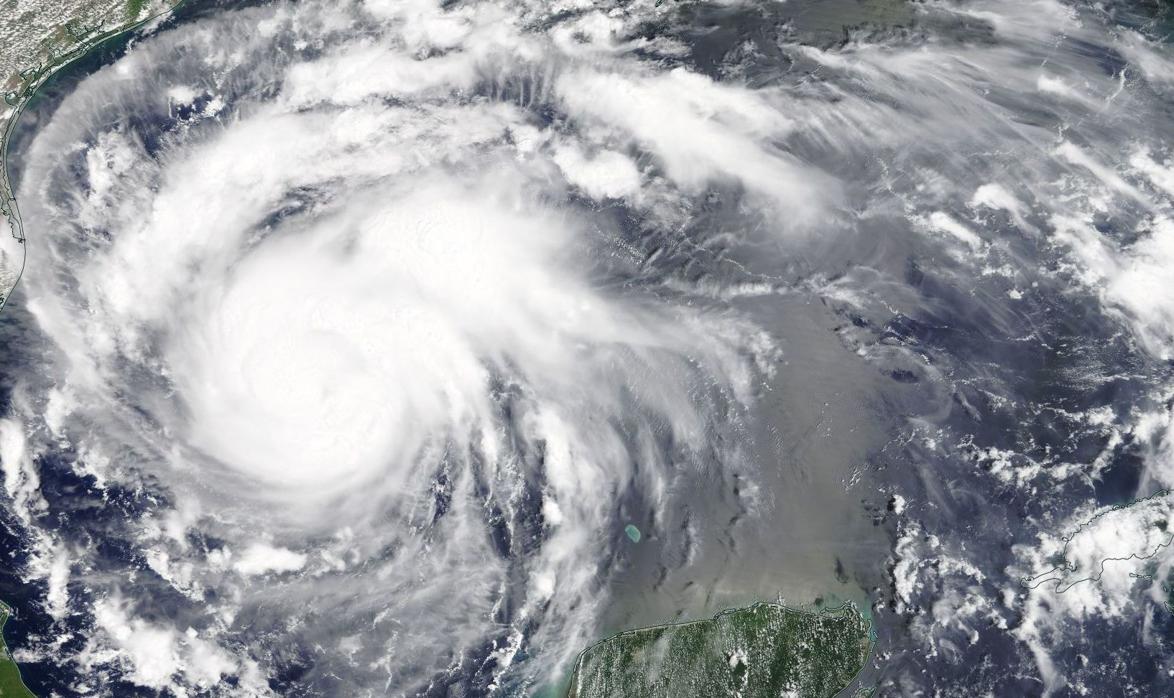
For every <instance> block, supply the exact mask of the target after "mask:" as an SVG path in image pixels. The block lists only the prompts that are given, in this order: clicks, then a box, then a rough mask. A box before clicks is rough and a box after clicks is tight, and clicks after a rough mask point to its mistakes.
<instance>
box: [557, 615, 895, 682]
mask: <svg viewBox="0 0 1174 698" xmlns="http://www.w3.org/2000/svg"><path fill="white" fill-rule="evenodd" d="M871 649H872V640H871V625H870V623H869V622H868V620H866V619H865V618H864V617H863V616H862V615H861V614H860V612H859V611H857V610H856V608H855V607H854V606H851V605H844V606H841V607H839V608H837V609H833V610H827V611H821V612H809V611H803V610H798V609H793V608H787V607H786V606H780V605H778V604H773V603H758V604H755V605H753V606H750V607H748V608H740V609H734V610H730V611H724V612H722V613H719V614H718V615H717V616H715V617H713V618H711V619H707V620H699V621H693V622H688V623H679V624H672V625H659V626H654V627H651V628H642V629H639V630H629V631H625V632H622V633H620V634H618V635H615V636H613V637H610V638H608V639H606V640H603V641H602V642H599V643H596V644H595V645H592V646H591V647H589V648H588V649H587V650H585V651H584V652H583V653H582V654H581V655H579V659H578V660H577V661H576V663H575V668H574V674H573V675H572V677H571V686H570V689H569V691H568V693H567V698H596V696H599V697H601V698H602V697H605V696H606V697H608V698H654V697H662V696H739V697H740V698H756V697H757V696H763V697H766V696H771V697H772V698H777V696H783V695H785V696H797V697H802V698H816V697H819V698H826V697H828V696H834V695H836V694H837V693H839V692H840V691H842V690H843V689H844V688H846V687H847V686H848V685H849V684H850V683H851V682H852V680H853V679H854V678H855V677H856V675H857V674H858V673H859V672H860V670H861V669H862V668H863V667H864V663H865V662H866V661H867V659H868V656H869V653H870V651H871Z"/></svg>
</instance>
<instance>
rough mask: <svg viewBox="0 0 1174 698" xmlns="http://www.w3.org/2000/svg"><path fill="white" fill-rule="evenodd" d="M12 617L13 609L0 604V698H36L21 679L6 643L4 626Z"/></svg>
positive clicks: (18, 669) (18, 668)
mask: <svg viewBox="0 0 1174 698" xmlns="http://www.w3.org/2000/svg"><path fill="white" fill-rule="evenodd" d="M10 617H12V609H11V608H9V607H8V606H7V604H4V603H0V698H36V696H35V695H34V694H33V692H32V691H30V690H29V689H28V687H27V686H25V685H24V681H23V680H22V679H21V678H20V667H18V666H17V665H16V662H15V661H13V659H12V655H11V654H9V652H8V645H7V643H5V642H4V635H3V633H4V626H5V625H6V624H7V623H8V619H9V618H10Z"/></svg>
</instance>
